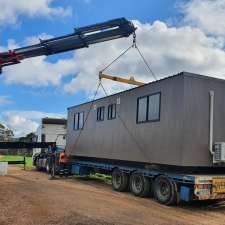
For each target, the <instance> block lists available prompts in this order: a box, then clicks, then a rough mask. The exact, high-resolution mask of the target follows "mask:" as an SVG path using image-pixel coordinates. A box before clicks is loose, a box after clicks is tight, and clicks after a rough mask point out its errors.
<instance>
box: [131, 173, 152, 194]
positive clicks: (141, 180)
mask: <svg viewBox="0 0 225 225" xmlns="http://www.w3.org/2000/svg"><path fill="white" fill-rule="evenodd" d="M150 189H151V183H150V179H149V178H147V177H144V176H143V175H142V174H140V173H133V174H132V175H131V177H130V190H131V192H132V193H133V194H134V195H136V196H140V197H145V196H148V195H150Z"/></svg>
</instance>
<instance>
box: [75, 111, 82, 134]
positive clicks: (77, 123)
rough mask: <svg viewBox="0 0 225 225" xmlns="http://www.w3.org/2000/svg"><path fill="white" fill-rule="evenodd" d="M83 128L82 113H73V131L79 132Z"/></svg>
mask: <svg viewBox="0 0 225 225" xmlns="http://www.w3.org/2000/svg"><path fill="white" fill-rule="evenodd" d="M83 126H84V112H78V113H75V115H74V124H73V129H74V130H80V129H83Z"/></svg>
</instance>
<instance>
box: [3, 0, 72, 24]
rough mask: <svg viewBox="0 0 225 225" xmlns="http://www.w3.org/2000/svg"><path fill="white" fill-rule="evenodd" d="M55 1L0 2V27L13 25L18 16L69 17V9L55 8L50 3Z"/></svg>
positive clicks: (10, 0)
mask: <svg viewBox="0 0 225 225" xmlns="http://www.w3.org/2000/svg"><path fill="white" fill-rule="evenodd" d="M54 1H55V0H37V1H29V0H16V1H15V0H7V1H5V0H0V8H1V13H0V26H1V25H2V26H3V25H7V24H15V23H17V22H18V18H19V17H20V16H24V15H26V16H29V17H36V16H44V17H51V16H60V17H64V16H69V15H71V14H72V11H71V8H63V7H60V6H58V7H55V6H52V3H53V2H54Z"/></svg>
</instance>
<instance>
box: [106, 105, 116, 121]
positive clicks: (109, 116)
mask: <svg viewBox="0 0 225 225" xmlns="http://www.w3.org/2000/svg"><path fill="white" fill-rule="evenodd" d="M113 106H115V116H112V115H113ZM110 107H111V115H109V112H110V111H109V109H110ZM116 114H117V113H116V103H113V104H110V105H108V113H107V119H108V120H114V119H116Z"/></svg>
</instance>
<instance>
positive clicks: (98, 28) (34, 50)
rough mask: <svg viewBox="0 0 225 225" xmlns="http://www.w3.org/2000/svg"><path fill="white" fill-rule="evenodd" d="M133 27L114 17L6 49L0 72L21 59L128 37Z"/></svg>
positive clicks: (132, 31) (128, 22)
mask: <svg viewBox="0 0 225 225" xmlns="http://www.w3.org/2000/svg"><path fill="white" fill-rule="evenodd" d="M135 29H136V28H135V27H134V25H133V23H132V22H130V21H128V20H126V19H125V18H119V19H114V20H110V21H106V22H103V23H97V24H94V25H89V26H85V27H80V28H75V29H74V32H73V33H71V34H68V35H64V36H61V37H56V38H51V39H46V40H41V39H40V43H38V44H34V45H30V46H26V47H22V48H17V49H13V50H8V51H6V52H2V53H0V73H2V68H3V67H5V66H10V65H13V64H17V63H20V62H21V60H24V59H27V58H32V57H37V56H42V55H46V56H48V55H53V54H57V53H62V52H66V51H70V50H74V49H80V48H85V47H89V45H92V44H96V43H100V42H104V41H109V40H113V39H118V38H122V37H129V36H130V35H131V34H134V32H135Z"/></svg>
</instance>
